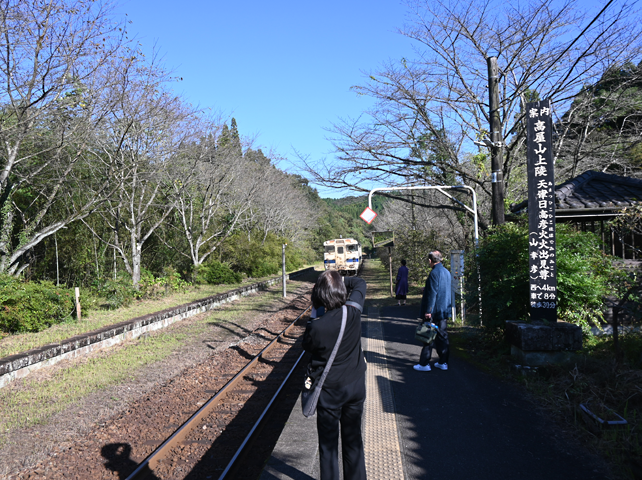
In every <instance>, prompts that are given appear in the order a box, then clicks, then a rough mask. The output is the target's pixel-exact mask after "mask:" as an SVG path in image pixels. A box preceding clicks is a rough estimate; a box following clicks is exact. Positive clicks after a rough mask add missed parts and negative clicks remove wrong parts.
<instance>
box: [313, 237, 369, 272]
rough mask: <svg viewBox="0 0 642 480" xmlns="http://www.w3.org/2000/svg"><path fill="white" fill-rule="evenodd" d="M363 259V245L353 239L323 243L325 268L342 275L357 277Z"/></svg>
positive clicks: (339, 239) (338, 239) (340, 239)
mask: <svg viewBox="0 0 642 480" xmlns="http://www.w3.org/2000/svg"><path fill="white" fill-rule="evenodd" d="M362 263H363V257H362V254H361V244H360V243H359V242H358V241H357V240H355V239H353V238H337V239H334V240H328V241H326V242H323V266H324V267H325V269H326V270H337V271H338V272H339V273H340V274H341V275H357V274H358V273H359V270H360V269H361V265H362Z"/></svg>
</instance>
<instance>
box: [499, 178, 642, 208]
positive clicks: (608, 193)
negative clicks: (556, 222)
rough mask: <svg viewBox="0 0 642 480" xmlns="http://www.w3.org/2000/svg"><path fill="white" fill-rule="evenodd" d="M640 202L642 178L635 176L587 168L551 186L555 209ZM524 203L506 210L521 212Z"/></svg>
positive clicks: (614, 205)
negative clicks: (553, 187) (587, 169)
mask: <svg viewBox="0 0 642 480" xmlns="http://www.w3.org/2000/svg"><path fill="white" fill-rule="evenodd" d="M641 203H642V180H640V179H638V178H632V177H623V176H620V175H612V174H608V173H602V172H596V171H595V170H589V171H587V172H584V173H583V174H582V175H579V176H578V177H575V178H573V179H571V180H568V181H566V182H564V183H562V184H560V185H557V186H556V187H555V210H556V212H557V211H560V210H562V211H564V210H567V211H568V210H575V211H577V210H585V209H600V210H620V209H622V208H625V207H629V206H632V205H636V204H641ZM526 207H528V200H525V201H523V202H521V203H519V204H516V205H511V208H510V210H511V212H512V213H521V212H522V211H523V210H525V209H526ZM560 213H561V212H560ZM578 213H579V212H578ZM587 213H588V212H587Z"/></svg>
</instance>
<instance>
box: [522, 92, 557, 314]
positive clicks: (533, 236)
mask: <svg viewBox="0 0 642 480" xmlns="http://www.w3.org/2000/svg"><path fill="white" fill-rule="evenodd" d="M526 118H527V135H528V136H527V143H526V146H527V164H528V245H529V247H528V254H529V273H530V303H531V308H530V312H531V320H533V321H537V320H547V321H549V322H557V266H556V262H555V175H554V170H553V169H554V166H553V152H552V150H553V148H552V147H553V145H552V144H553V142H552V128H553V127H552V121H551V109H550V100H543V101H539V102H532V103H527V104H526Z"/></svg>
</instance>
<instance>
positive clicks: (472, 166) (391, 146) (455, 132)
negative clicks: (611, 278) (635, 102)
mask: <svg viewBox="0 0 642 480" xmlns="http://www.w3.org/2000/svg"><path fill="white" fill-rule="evenodd" d="M408 6H409V11H410V15H411V18H412V21H411V22H410V23H409V25H408V26H406V27H405V28H404V29H403V30H402V31H401V33H402V34H403V35H405V36H407V37H408V38H409V39H411V40H412V41H413V42H414V45H415V47H416V49H415V51H416V56H415V58H412V59H411V58H404V59H401V60H400V61H398V62H395V61H390V62H388V63H387V64H385V65H384V66H383V67H382V68H381V69H380V70H379V71H377V72H374V73H372V74H371V75H369V77H368V82H367V83H366V84H365V85H362V86H357V87H353V88H354V90H355V92H356V93H357V94H359V95H365V96H368V97H371V98H372V99H374V100H375V105H374V107H373V108H372V109H370V110H369V111H367V112H365V113H364V115H363V116H361V117H359V118H357V119H347V120H343V121H341V122H339V123H337V124H336V125H334V127H333V128H332V130H331V135H332V140H333V142H334V145H335V147H336V152H337V158H336V160H332V161H330V162H318V163H316V164H315V163H313V162H310V161H307V162H306V166H307V167H306V169H307V171H308V173H309V174H310V175H311V176H312V178H313V180H314V181H315V182H316V183H318V184H321V185H324V186H329V187H335V188H342V187H348V188H351V189H353V190H357V191H363V192H365V191H368V190H370V189H371V188H373V187H374V186H381V185H386V186H394V185H408V184H419V185H421V184H431V185H448V184H450V185H452V184H462V183H463V184H466V185H469V186H472V187H473V188H475V189H476V191H477V194H478V198H479V201H480V203H481V204H482V205H485V204H488V203H489V198H490V196H491V177H490V171H489V170H490V168H489V163H490V158H489V155H487V152H486V150H485V149H482V150H478V149H477V147H475V146H474V145H473V141H475V140H480V139H481V138H483V137H486V136H487V135H488V130H489V109H488V100H487V99H488V71H487V58H488V57H489V56H496V57H497V58H498V64H499V68H500V78H499V79H498V82H499V85H500V87H499V88H500V104H501V105H500V120H501V136H502V138H503V139H504V142H505V144H506V147H505V148H504V156H503V163H502V171H503V177H504V181H505V188H506V189H507V195H506V198H507V199H509V200H515V199H517V198H519V199H521V198H520V195H521V194H522V193H523V191H522V186H523V185H524V181H525V175H524V171H525V166H524V163H525V162H524V153H523V152H524V149H523V146H524V142H525V129H524V121H523V112H524V109H525V104H526V103H527V102H529V101H533V100H536V99H538V98H539V99H551V101H552V103H553V105H554V109H555V112H556V114H557V122H556V125H558V138H557V144H556V151H557V152H558V155H559V154H560V152H563V150H562V147H563V146H564V145H565V143H564V142H566V144H567V145H568V142H569V141H570V133H571V132H570V131H569V132H564V129H563V125H564V119H563V118H562V115H563V114H564V113H565V112H566V111H567V110H569V108H571V106H572V104H573V100H574V99H575V97H576V96H577V95H578V93H580V92H581V91H582V90H583V89H584V88H585V87H586V86H587V85H592V84H595V83H596V82H597V81H598V80H599V79H600V78H601V77H602V76H603V75H604V73H605V72H606V71H608V69H609V68H613V67H614V66H617V65H624V64H627V63H628V62H632V61H635V60H636V59H639V58H640V52H641V49H640V24H639V22H638V18H639V17H638V16H637V15H636V11H635V10H634V9H633V7H632V6H631V5H629V4H622V3H620V4H618V5H617V6H616V5H610V6H608V7H607V8H605V9H604V11H602V12H600V14H599V15H595V13H593V14H591V16H588V14H587V10H586V8H585V6H584V4H582V3H581V2H579V1H577V0H564V1H562V2H558V1H553V0H528V1H525V2H519V3H514V2H500V1H497V0H470V1H467V2H461V1H459V0H452V1H451V0H410V1H409V3H408ZM638 110H639V109H638ZM585 117H586V115H585ZM578 120H579V116H578V115H574V116H573V119H572V121H574V122H577V121H578ZM638 120H639V119H638ZM567 121H571V119H568V120H567ZM566 152H568V150H566V151H565V152H564V153H565V154H566ZM580 154H581V152H580ZM573 162H575V163H578V162H577V161H575V160H573V161H572V162H571V163H573ZM571 173H572V169H570V170H568V172H566V171H564V175H566V174H569V175H570V174H571ZM562 180H563V178H562ZM482 210H484V208H482ZM486 224H487V222H485V221H484V220H483V219H480V226H482V227H484V226H485V225H486Z"/></svg>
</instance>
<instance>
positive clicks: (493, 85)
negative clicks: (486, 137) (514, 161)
mask: <svg viewBox="0 0 642 480" xmlns="http://www.w3.org/2000/svg"><path fill="white" fill-rule="evenodd" d="M486 60H487V63H488V92H489V95H488V98H489V102H488V106H489V113H490V141H491V142H492V144H493V146H492V147H491V170H492V172H491V181H492V187H493V188H492V193H493V208H492V217H493V225H501V224H503V223H504V175H503V174H502V159H503V157H504V140H503V139H502V132H501V128H502V127H501V121H500V118H499V82H498V80H499V68H498V67H497V57H488V58H487V59H486Z"/></svg>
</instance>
